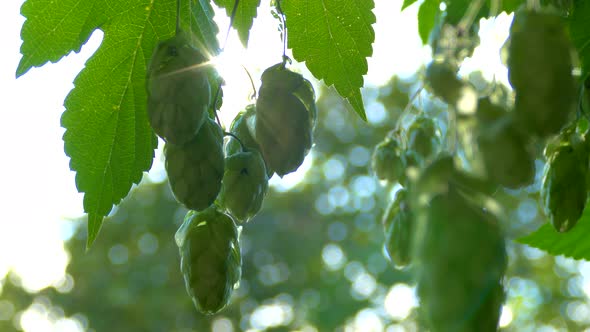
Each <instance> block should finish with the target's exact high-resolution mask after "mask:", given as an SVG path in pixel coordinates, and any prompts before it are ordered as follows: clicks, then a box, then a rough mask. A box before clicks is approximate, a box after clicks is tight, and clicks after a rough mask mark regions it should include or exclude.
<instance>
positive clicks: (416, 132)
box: [406, 116, 441, 165]
mask: <svg viewBox="0 0 590 332" xmlns="http://www.w3.org/2000/svg"><path fill="white" fill-rule="evenodd" d="M406 135H407V150H411V151H414V152H415V153H416V156H417V157H418V159H419V162H420V164H422V165H424V163H425V162H426V160H428V159H429V158H431V157H433V156H435V155H436V153H437V152H438V149H439V147H440V145H441V136H440V133H439V131H438V130H437V127H436V124H435V123H434V121H433V120H432V119H431V118H429V117H426V116H419V117H417V118H416V119H415V120H414V122H413V123H412V124H411V125H410V127H409V128H408V131H407V133H406Z"/></svg>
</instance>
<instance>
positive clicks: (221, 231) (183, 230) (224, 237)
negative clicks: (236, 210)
mask: <svg viewBox="0 0 590 332" xmlns="http://www.w3.org/2000/svg"><path fill="white" fill-rule="evenodd" d="M238 237H239V231H238V229H237V228H236V225H235V223H234V221H233V220H232V218H231V217H230V216H228V215H226V214H224V213H222V212H220V211H218V210H217V208H216V207H215V205H211V206H210V207H209V208H207V209H205V210H203V211H201V212H195V211H189V212H188V213H187V215H186V217H185V218H184V222H183V224H182V225H181V226H180V228H179V229H178V231H177V232H176V235H175V236H174V238H175V240H176V244H177V245H178V249H179V251H180V270H181V271H182V274H183V276H184V282H185V285H186V290H187V292H188V294H189V295H190V297H191V298H192V300H193V303H194V304H195V306H196V307H197V310H199V311H200V312H202V313H204V314H209V315H210V314H214V313H216V312H218V311H219V310H221V309H223V308H224V307H225V306H226V305H227V304H228V302H229V299H230V296H231V294H232V292H233V290H234V288H237V287H238V284H239V281H240V277H241V274H242V256H241V253H240V244H239V242H238Z"/></svg>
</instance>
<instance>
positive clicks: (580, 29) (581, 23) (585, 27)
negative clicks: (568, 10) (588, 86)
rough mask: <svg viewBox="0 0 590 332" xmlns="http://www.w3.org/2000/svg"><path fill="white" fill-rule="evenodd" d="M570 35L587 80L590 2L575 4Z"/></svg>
mask: <svg viewBox="0 0 590 332" xmlns="http://www.w3.org/2000/svg"><path fill="white" fill-rule="evenodd" d="M570 35H571V38H572V42H573V43H574V46H575V47H576V49H577V50H578V55H579V57H580V60H581V62H582V78H586V77H588V75H589V74H590V1H584V0H577V1H575V2H574V9H573V13H572V16H571V19H570Z"/></svg>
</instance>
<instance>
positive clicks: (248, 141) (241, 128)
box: [225, 104, 274, 178]
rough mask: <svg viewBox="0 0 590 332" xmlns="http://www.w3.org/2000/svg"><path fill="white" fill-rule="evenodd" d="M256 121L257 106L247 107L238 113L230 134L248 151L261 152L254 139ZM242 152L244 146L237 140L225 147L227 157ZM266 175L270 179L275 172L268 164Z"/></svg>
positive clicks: (230, 141)
mask: <svg viewBox="0 0 590 332" xmlns="http://www.w3.org/2000/svg"><path fill="white" fill-rule="evenodd" d="M255 121H256V105H254V104H252V105H248V106H246V110H244V111H242V112H240V113H238V115H236V117H235V118H234V120H233V121H232V123H231V126H230V133H232V134H234V135H235V136H236V137H237V138H239V139H240V141H241V142H242V144H243V145H244V148H246V149H247V150H257V151H260V145H258V142H256V140H255V139H254V134H255V132H254V130H253V129H252V128H253V127H254V125H255ZM239 152H242V146H241V145H240V142H238V141H237V140H236V139H233V138H232V139H230V140H229V141H228V142H227V144H226V145H225V155H226V156H231V155H233V154H236V153H239ZM265 167H266V174H267V175H268V177H269V178H270V177H272V175H273V173H274V171H273V170H271V169H270V167H269V165H268V164H266V162H265Z"/></svg>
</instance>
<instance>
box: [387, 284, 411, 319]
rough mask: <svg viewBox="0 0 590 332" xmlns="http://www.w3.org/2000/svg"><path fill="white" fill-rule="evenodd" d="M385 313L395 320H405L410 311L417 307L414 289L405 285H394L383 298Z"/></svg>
mask: <svg viewBox="0 0 590 332" xmlns="http://www.w3.org/2000/svg"><path fill="white" fill-rule="evenodd" d="M384 305H385V311H386V312H387V313H388V314H389V316H391V318H393V319H395V320H404V319H406V318H407V317H408V316H409V315H410V313H411V312H412V309H413V308H415V307H417V306H418V298H417V297H416V293H415V288H414V287H410V286H408V285H406V284H396V285H394V286H393V287H391V289H389V292H388V293H387V295H386V296H385V304H384Z"/></svg>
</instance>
